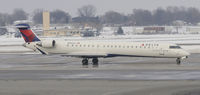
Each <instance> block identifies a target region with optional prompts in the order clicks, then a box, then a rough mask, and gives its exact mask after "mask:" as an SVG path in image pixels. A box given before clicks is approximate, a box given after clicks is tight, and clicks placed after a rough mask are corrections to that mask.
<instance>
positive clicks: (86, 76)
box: [0, 54, 200, 95]
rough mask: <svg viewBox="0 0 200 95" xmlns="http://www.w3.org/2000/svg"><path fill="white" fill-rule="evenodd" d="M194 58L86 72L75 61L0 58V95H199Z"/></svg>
mask: <svg viewBox="0 0 200 95" xmlns="http://www.w3.org/2000/svg"><path fill="white" fill-rule="evenodd" d="M199 58H200V54H192V55H191V56H189V58H188V59H185V60H183V61H182V64H181V65H176V61H175V60H176V59H173V58H172V59H168V58H167V59H165V58H132V57H116V58H109V59H100V65H99V67H98V68H96V67H93V66H92V65H91V64H90V65H89V66H88V67H87V68H86V67H82V65H81V59H79V58H72V57H60V56H57V55H56V56H44V55H40V54H0V61H1V62H0V84H1V85H0V95H200V60H199ZM90 63H91V62H90Z"/></svg>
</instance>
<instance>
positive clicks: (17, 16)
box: [11, 9, 28, 22]
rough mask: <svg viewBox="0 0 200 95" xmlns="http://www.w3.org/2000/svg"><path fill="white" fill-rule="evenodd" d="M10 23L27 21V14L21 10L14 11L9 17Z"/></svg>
mask: <svg viewBox="0 0 200 95" xmlns="http://www.w3.org/2000/svg"><path fill="white" fill-rule="evenodd" d="M11 17H12V21H13V22H14V21H16V20H27V18H28V14H27V13H26V12H25V11H24V10H23V9H15V10H14V11H13V14H12V15H11Z"/></svg>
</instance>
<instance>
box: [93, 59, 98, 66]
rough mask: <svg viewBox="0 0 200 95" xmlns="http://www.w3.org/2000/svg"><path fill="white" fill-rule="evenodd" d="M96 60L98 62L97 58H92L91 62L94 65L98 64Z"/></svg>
mask: <svg viewBox="0 0 200 95" xmlns="http://www.w3.org/2000/svg"><path fill="white" fill-rule="evenodd" d="M98 62H99V60H98V58H93V59H92V63H93V65H94V66H98V65H99V63H98Z"/></svg>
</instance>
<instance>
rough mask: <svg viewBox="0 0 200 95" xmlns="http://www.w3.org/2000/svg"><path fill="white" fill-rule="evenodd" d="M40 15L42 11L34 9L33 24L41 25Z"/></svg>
mask: <svg viewBox="0 0 200 95" xmlns="http://www.w3.org/2000/svg"><path fill="white" fill-rule="evenodd" d="M42 13H43V9H36V10H34V15H33V22H34V23H35V24H42V21H43V19H42Z"/></svg>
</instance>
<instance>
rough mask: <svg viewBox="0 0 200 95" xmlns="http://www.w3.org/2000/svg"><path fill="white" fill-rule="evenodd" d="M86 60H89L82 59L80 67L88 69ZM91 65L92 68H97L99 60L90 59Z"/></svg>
mask: <svg viewBox="0 0 200 95" xmlns="http://www.w3.org/2000/svg"><path fill="white" fill-rule="evenodd" d="M88 60H89V58H83V60H82V65H83V66H84V67H88V65H89V64H88ZM92 65H93V67H98V66H99V60H98V58H92Z"/></svg>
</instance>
